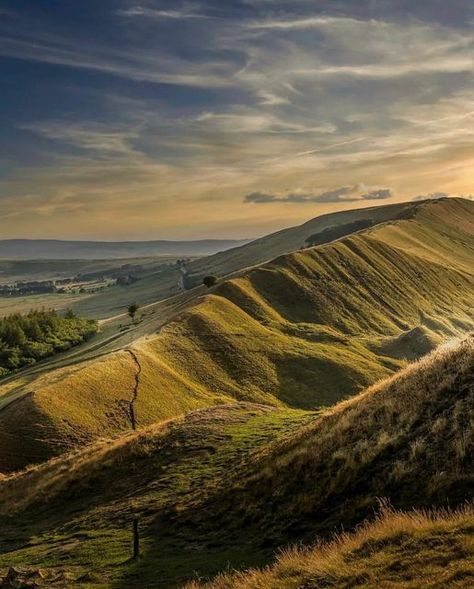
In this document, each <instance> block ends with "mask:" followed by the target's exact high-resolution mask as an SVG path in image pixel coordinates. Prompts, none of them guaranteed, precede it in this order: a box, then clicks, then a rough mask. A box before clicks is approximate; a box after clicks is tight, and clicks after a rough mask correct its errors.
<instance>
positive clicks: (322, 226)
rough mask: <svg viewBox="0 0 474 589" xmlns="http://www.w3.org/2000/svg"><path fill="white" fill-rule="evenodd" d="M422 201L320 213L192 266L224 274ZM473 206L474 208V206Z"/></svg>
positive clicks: (392, 216) (407, 212)
mask: <svg viewBox="0 0 474 589" xmlns="http://www.w3.org/2000/svg"><path fill="white" fill-rule="evenodd" d="M422 204H423V203H413V202H405V203H396V204H392V205H384V206H374V207H368V208H364V209H353V210H349V211H338V212H336V213H329V214H326V215H320V216H318V217H315V218H314V219H311V220H310V221H307V222H306V223H303V224H302V225H298V226H296V227H289V228H288V229H282V230H281V231H277V232H276V233H272V234H270V235H266V236H264V237H261V238H259V239H255V240H254V241H251V242H250V243H247V244H244V245H242V246H239V247H236V248H231V249H229V250H227V251H226V252H220V253H218V254H215V255H213V256H209V257H208V258H206V259H205V260H196V261H195V262H193V263H192V264H190V270H191V271H192V272H194V273H197V274H202V273H206V272H207V273H209V272H211V273H213V274H218V275H220V276H222V275H225V274H229V273H231V272H236V271H238V270H242V269H243V268H248V267H250V266H255V265H257V264H262V263H263V262H267V261H269V260H272V259H273V258H276V257H278V256H281V255H283V254H288V253H291V252H294V251H297V250H299V249H301V248H305V247H308V243H307V239H308V238H310V237H312V236H314V235H316V234H318V233H321V232H324V231H327V230H328V229H333V228H335V227H341V226H344V225H349V226H350V225H351V224H356V223H357V222H360V221H365V220H367V219H370V220H371V221H372V222H373V224H378V223H384V222H388V221H395V220H397V219H407V218H410V217H412V216H413V215H414V214H416V212H417V210H418V209H419V208H420V206H422ZM472 208H473V209H474V206H473V207H472ZM471 214H472V212H471Z"/></svg>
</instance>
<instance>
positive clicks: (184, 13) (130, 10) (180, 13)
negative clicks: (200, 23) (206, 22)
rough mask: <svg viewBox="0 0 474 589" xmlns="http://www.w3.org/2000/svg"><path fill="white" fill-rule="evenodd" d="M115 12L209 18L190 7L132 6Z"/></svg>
mask: <svg viewBox="0 0 474 589" xmlns="http://www.w3.org/2000/svg"><path fill="white" fill-rule="evenodd" d="M116 14H118V15H120V16H126V17H134V16H143V17H148V18H155V19H185V18H209V17H207V16H206V15H204V14H199V13H197V12H194V11H193V10H191V9H188V10H157V9H155V8H146V7H144V6H132V7H130V8H126V9H123V10H117V12H116Z"/></svg>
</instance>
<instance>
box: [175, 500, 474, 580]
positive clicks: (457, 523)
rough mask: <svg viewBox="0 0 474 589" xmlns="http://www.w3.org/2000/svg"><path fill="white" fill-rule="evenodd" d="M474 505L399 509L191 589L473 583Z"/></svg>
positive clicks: (386, 511)
mask: <svg viewBox="0 0 474 589" xmlns="http://www.w3.org/2000/svg"><path fill="white" fill-rule="evenodd" d="M473 524H474V509H473V508H472V506H469V507H466V508H464V509H461V510H460V511H457V512H455V513H446V512H440V513H436V512H435V513H427V512H425V511H424V512H410V513H397V512H394V511H393V510H390V509H384V510H383V511H382V512H381V514H380V515H379V517H378V519H377V521H376V522H375V523H371V524H366V525H364V526H363V527H362V528H360V529H359V530H358V531H357V532H356V533H354V534H343V535H341V536H339V537H337V538H336V539H335V540H334V541H332V542H330V543H328V544H323V545H319V546H316V547H314V548H299V549H298V548H296V549H293V550H286V551H285V552H284V553H283V554H281V555H280V556H279V557H278V560H277V562H276V564H274V565H273V566H271V567H269V568H266V569H263V570H253V571H247V572H245V573H234V574H226V575H222V576H220V577H219V578H217V579H215V580H214V581H212V582H209V583H206V584H200V583H197V582H194V583H191V584H190V585H186V589H256V588H257V587H258V589H302V588H303V587H304V589H326V588H327V587H332V588H334V589H347V588H348V587H354V588H364V589H380V588H381V587H384V588H387V589H388V588H392V587H393V588H394V589H395V588H396V589H417V588H418V587H421V586H422V587H424V588H425V589H439V588H440V587H457V588H458V589H470V588H471V587H472V581H473V578H474V544H473V541H472V527H473Z"/></svg>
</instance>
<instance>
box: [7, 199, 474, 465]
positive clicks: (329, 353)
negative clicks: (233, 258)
mask: <svg viewBox="0 0 474 589" xmlns="http://www.w3.org/2000/svg"><path fill="white" fill-rule="evenodd" d="M443 202H445V201H442V202H441V205H440V203H437V202H435V203H425V205H424V206H423V207H419V209H418V210H419V211H427V213H428V214H427V215H425V216H424V217H421V216H420V217H418V214H417V216H415V217H414V218H410V219H403V220H399V221H397V222H396V226H397V227H398V231H399V232H400V233H401V232H406V233H407V234H408V233H409V232H410V231H412V227H413V224H414V223H416V224H417V226H421V227H424V228H425V229H426V231H429V232H430V234H431V235H432V236H433V241H431V242H430V243H431V245H430V249H429V252H428V253H429V255H428V253H427V252H426V251H425V250H424V249H423V248H419V249H418V250H415V249H412V251H410V252H407V251H405V250H403V249H402V248H401V246H398V245H392V244H390V243H388V242H389V241H390V240H393V230H392V224H385V225H383V226H381V227H378V228H377V227H375V228H374V227H373V228H371V229H368V230H366V231H362V232H359V233H357V234H356V235H353V236H347V237H344V238H342V239H340V240H338V241H335V242H332V243H330V244H326V245H321V246H318V247H316V248H309V249H306V250H304V251H300V252H296V253H293V254H290V255H286V256H281V257H279V258H277V259H276V260H274V261H273V262H271V263H268V264H265V265H262V266H259V267H256V268H254V269H252V270H250V271H248V272H246V273H245V274H243V275H241V276H239V277H236V278H233V279H231V280H228V281H225V282H222V283H221V284H219V285H218V286H217V287H216V288H215V289H214V290H213V292H212V293H210V294H208V295H206V296H204V297H201V298H199V299H197V300H195V301H194V302H191V304H190V305H189V306H188V307H187V308H185V310H184V311H182V312H181V313H180V314H179V315H178V316H177V317H175V318H174V319H173V320H172V321H170V322H169V323H168V324H167V325H166V326H164V327H163V328H162V329H161V331H160V333H158V334H152V335H150V336H149V337H147V338H145V339H142V340H140V341H139V342H136V343H135V344H133V345H132V347H131V348H130V349H131V351H128V350H122V351H118V352H114V353H112V354H108V355H105V356H103V357H101V358H99V359H96V360H93V361H90V362H86V363H82V364H81V363H77V364H75V365H74V366H70V367H66V368H61V369H58V370H54V371H51V372H46V373H44V374H40V375H38V376H36V377H35V378H34V379H33V380H28V381H27V382H26V383H24V384H22V383H21V380H19V382H18V384H17V386H14V384H12V383H10V384H9V385H8V389H5V392H4V397H3V408H2V409H0V426H1V427H0V443H1V447H2V449H3V452H2V454H1V455H0V472H1V471H2V470H3V471H4V472H7V471H11V470H14V469H17V468H21V467H23V466H25V465H27V464H29V463H30V462H32V461H33V462H34V461H38V460H42V459H45V458H47V457H50V456H52V455H55V454H57V453H60V452H63V451H65V450H67V449H69V448H71V447H76V446H78V445H82V444H84V443H89V442H91V441H92V440H94V439H97V438H98V437H101V436H103V435H107V436H110V435H114V434H116V433H120V432H126V431H128V430H129V429H130V419H129V416H128V413H127V411H128V410H127V406H128V404H129V401H130V399H131V398H132V395H133V387H134V382H135V374H136V372H137V370H138V364H140V376H139V381H140V382H139V389H138V395H136V400H135V401H134V411H135V414H136V416H137V421H138V424H139V426H140V427H141V426H146V425H150V424H152V423H154V422H155V421H157V420H160V419H168V418H171V417H174V416H176V415H180V414H182V413H185V412H187V411H189V410H194V409H198V408H202V407H206V406H210V405H214V404H216V403H225V402H234V401H235V400H237V401H247V402H256V403H265V404H269V405H273V406H277V407H282V406H287V407H293V408H303V409H314V408H318V407H321V406H328V405H332V404H334V403H336V402H338V401H339V400H341V399H343V398H345V397H347V396H349V395H353V394H355V393H357V392H358V391H360V390H361V389H362V388H364V387H366V386H368V385H370V384H372V383H374V382H375V381H377V380H378V379H380V378H382V377H384V376H387V375H388V374H390V373H391V372H393V371H394V370H396V369H397V368H399V367H401V366H403V365H404V363H405V359H415V358H417V357H419V356H420V355H422V354H424V353H427V352H429V351H430V350H431V349H433V348H434V347H435V346H436V345H437V344H438V343H439V342H440V341H441V340H442V339H445V338H446V337H452V336H456V335H459V334H462V333H464V332H465V331H467V330H469V329H472V328H473V326H474V313H473V309H474V277H473V276H472V274H471V273H470V272H469V269H467V268H463V267H462V266H463V261H462V260H463V259H466V260H467V259H468V256H469V255H470V252H472V251H473V249H472V248H473V247H474V234H473V233H472V232H471V231H472V220H473V219H474V214H473V215H472V219H471V221H469V219H468V217H467V212H469V211H470V210H471V208H468V209H466V210H464V209H463V210H462V211H461V212H460V214H459V216H457V215H454V214H452V215H451V217H450V216H448V215H447V214H445V213H442V215H443V217H444V223H443V225H442V226H441V224H440V223H439V222H438V223H437V224H435V223H432V222H431V220H430V215H431V212H430V211H431V210H432V209H433V208H434V207H444V206H445V205H444V204H443ZM463 202H464V201H461V204H462V203H463ZM448 204H449V206H450V207H451V206H454V207H455V209H456V207H457V206H458V203H457V202H456V201H455V202H454V203H453V204H451V202H449V203H448ZM463 206H464V205H463ZM469 207H470V205H469ZM456 210H457V209H456ZM459 217H462V219H463V223H464V225H465V226H466V227H467V229H468V230H469V231H467V230H466V232H462V231H460V230H459V231H457V233H456V232H455V227H456V226H457V224H458V219H459ZM468 221H469V223H468ZM386 233H388V237H387V241H385V234H386ZM434 237H437V239H434ZM451 242H452V246H453V247H452V255H451V257H449V255H450V253H449V252H450V249H449V247H448V246H449V243H451ZM436 247H439V250H440V261H439V262H434V261H433V259H432V257H433V256H434V252H435V248H436ZM131 352H133V353H131ZM137 363H138V364H137ZM12 390H13V391H14V399H15V400H14V401H13V402H11V403H9V401H8V399H9V394H11V391H12ZM1 394H2V390H1V389H0V404H1V403H2V397H1ZM20 446H21V450H20V449H19V448H20Z"/></svg>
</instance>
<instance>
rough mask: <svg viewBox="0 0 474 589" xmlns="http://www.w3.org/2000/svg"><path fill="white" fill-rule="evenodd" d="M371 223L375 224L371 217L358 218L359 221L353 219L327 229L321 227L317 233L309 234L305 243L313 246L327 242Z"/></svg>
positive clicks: (366, 226)
mask: <svg viewBox="0 0 474 589" xmlns="http://www.w3.org/2000/svg"><path fill="white" fill-rule="evenodd" d="M373 225H375V221H374V220H373V219H360V220H359V221H353V222H352V223H345V224H344V225H337V226H334V227H328V228H327V229H323V230H322V231H319V232H318V233H314V234H313V235H310V236H309V237H308V238H307V239H306V241H305V243H307V244H308V246H309V247H314V246H315V245H321V244H322V243H329V242H330V241H334V240H335V239H339V238H340V237H344V236H345V235H350V234H351V233H355V232H356V231H361V230H362V229H368V228H369V227H372V226H373Z"/></svg>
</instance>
